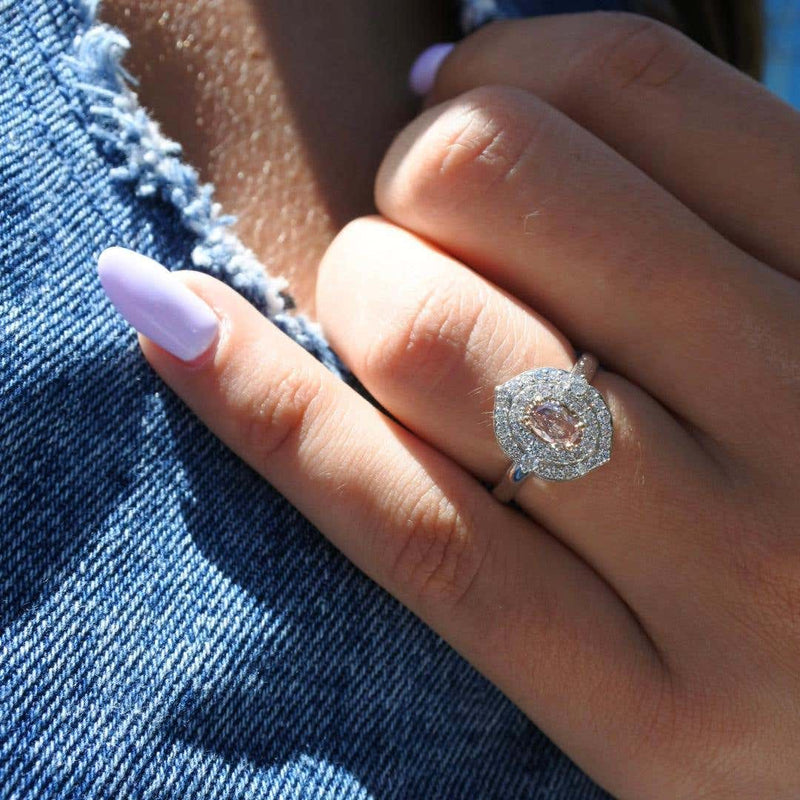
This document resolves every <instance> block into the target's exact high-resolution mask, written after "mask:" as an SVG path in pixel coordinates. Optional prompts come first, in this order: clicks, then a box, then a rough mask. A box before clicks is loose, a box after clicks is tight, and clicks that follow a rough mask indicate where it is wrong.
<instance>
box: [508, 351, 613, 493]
mask: <svg viewBox="0 0 800 800" xmlns="http://www.w3.org/2000/svg"><path fill="white" fill-rule="evenodd" d="M597 367H598V362H597V359H596V358H595V357H594V356H592V355H589V354H588V353H585V354H584V355H582V356H581V357H580V358H579V359H578V361H577V362H576V364H575V366H574V367H573V368H572V370H571V371H570V372H567V371H566V370H563V369H554V368H552V367H542V368H541V369H532V370H529V371H527V372H523V373H521V374H519V375H517V376H516V377H515V378H512V379H511V380H510V381H506V382H505V383H503V384H501V385H500V386H498V387H497V388H496V389H495V391H494V432H495V436H496V437H497V443H498V444H499V445H500V447H501V448H502V450H503V452H504V453H505V454H506V455H507V456H508V457H509V458H510V459H511V465H510V467H509V468H508V470H507V471H506V473H505V475H504V476H503V478H502V479H501V481H500V482H499V483H498V484H497V486H496V487H495V488H494V492H493V494H494V496H495V497H496V498H497V499H498V500H500V501H501V502H503V503H507V502H509V501H510V500H512V499H513V498H514V496H515V495H516V493H517V490H518V489H519V486H520V484H521V483H522V482H523V481H524V480H525V478H527V477H529V476H530V475H535V476H536V477H538V478H542V479H543V480H546V481H570V480H574V479H575V478H580V477H582V476H583V475H585V474H586V473H587V472H589V471H591V470H593V469H596V468H597V467H599V466H602V465H603V464H605V463H606V462H607V461H608V460H609V459H610V458H611V439H612V434H613V425H612V421H611V412H610V411H609V410H608V406H607V405H606V402H605V400H604V399H603V396H602V395H601V394H600V392H598V391H597V389H595V388H594V386H591V385H590V381H591V380H592V378H593V377H594V375H595V372H597Z"/></svg>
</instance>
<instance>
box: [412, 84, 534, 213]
mask: <svg viewBox="0 0 800 800" xmlns="http://www.w3.org/2000/svg"><path fill="white" fill-rule="evenodd" d="M522 94H523V93H522V92H520V91H519V90H517V89H511V88H504V87H492V86H489V87H480V88H477V89H472V90H470V91H468V92H466V93H464V94H463V95H461V96H460V97H459V98H458V100H457V101H456V102H455V103H454V104H453V105H452V106H451V107H450V108H449V109H448V110H447V111H445V112H444V113H443V114H442V115H441V116H440V117H439V119H438V120H437V121H436V122H435V123H434V125H433V126H432V129H431V131H430V133H429V135H428V136H426V138H425V142H424V146H423V151H422V156H421V158H420V159H418V160H417V162H416V168H415V169H413V170H412V173H411V175H409V176H408V181H407V187H406V192H405V200H406V203H408V204H409V205H410V207H412V208H413V207H414V206H415V205H416V206H419V205H422V206H423V207H424V208H426V209H428V208H430V207H431V206H432V205H434V206H441V204H442V202H443V201H445V205H447V203H453V202H456V203H461V202H463V196H464V192H465V191H466V192H475V191H486V190H487V189H490V188H491V187H493V186H495V185H497V184H503V183H504V182H506V181H508V180H509V179H510V178H511V177H513V176H514V175H515V174H516V173H517V171H518V169H519V166H520V164H521V162H522V161H523V160H524V158H525V156H526V154H527V153H528V151H529V149H530V147H531V144H532V140H533V139H534V138H535V137H536V130H537V129H538V128H537V125H536V124H535V123H532V122H531V121H530V115H523V114H521V113H520V101H521V95H522ZM528 102H529V103H530V102H531V99H530V98H528ZM533 102H535V100H534V101H533Z"/></svg>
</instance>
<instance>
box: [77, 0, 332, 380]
mask: <svg viewBox="0 0 800 800" xmlns="http://www.w3.org/2000/svg"><path fill="white" fill-rule="evenodd" d="M99 5H100V0H79V3H78V10H79V13H80V14H81V22H82V30H81V32H80V33H79V34H78V35H77V36H76V38H75V41H74V43H73V51H72V55H70V56H67V57H65V60H66V61H67V63H68V64H69V66H70V68H71V71H72V73H73V74H74V75H75V77H76V81H75V87H76V88H77V89H78V90H79V91H81V92H82V93H83V94H84V95H85V96H86V97H87V100H88V107H89V113H90V114H91V117H92V124H91V126H90V128H89V133H90V134H91V135H92V136H94V137H95V138H96V139H97V140H98V142H99V143H100V146H101V148H102V150H103V151H104V153H105V154H106V155H111V154H117V155H121V156H122V157H123V164H122V165H121V166H117V167H113V168H112V169H111V176H112V177H113V178H114V179H117V180H120V181H124V182H127V183H132V184H134V190H135V193H136V195H137V197H140V198H143V199H146V198H151V197H156V198H158V199H159V200H161V201H162V202H167V203H170V204H171V205H172V206H173V207H174V208H175V209H176V211H177V212H178V215H179V217H180V219H181V222H182V223H183V225H184V226H185V227H186V228H187V229H188V230H189V231H191V233H193V234H194V235H195V236H196V237H197V244H196V246H195V247H194V249H193V250H192V254H191V258H192V264H193V266H195V267H197V268H198V269H199V270H202V271H203V272H207V273H209V274H211V275H214V276H216V277H218V278H220V279H222V280H224V281H225V282H226V283H228V284H230V285H231V286H233V287H234V288H235V289H237V290H238V291H239V292H241V294H242V295H244V296H245V297H246V298H247V299H248V300H249V301H250V302H251V303H253V305H255V306H256V307H257V308H258V309H259V310H260V311H261V312H262V313H264V314H265V315H266V316H267V317H269V319H270V320H272V322H274V323H275V324H276V325H277V326H278V327H279V328H280V329H281V330H282V331H283V332H284V333H286V334H287V335H288V336H290V337H291V338H292V339H294V340H295V341H296V342H298V344H300V345H301V346H302V347H304V348H305V349H306V350H308V351H309V352H310V353H311V354H312V355H314V356H315V357H316V358H317V359H319V361H321V362H322V363H323V364H324V365H325V366H326V367H327V368H328V369H329V370H331V372H333V373H334V374H336V375H338V376H340V377H344V376H345V374H346V370H345V368H344V366H343V364H342V362H341V361H340V360H339V358H338V357H337V356H336V354H335V353H334V352H333V351H332V350H331V348H330V346H329V345H328V343H327V342H326V341H325V337H324V336H323V334H322V330H321V329H320V327H319V325H317V324H316V323H314V322H312V321H310V320H309V319H308V318H307V317H304V316H302V315H299V314H297V315H295V314H291V313H289V312H290V309H291V305H290V304H291V300H290V299H289V298H288V296H287V295H285V294H284V290H285V289H286V287H287V282H286V280H285V279H283V278H274V277H270V276H269V275H268V274H267V271H266V269H265V268H264V266H263V265H262V264H261V263H260V262H259V261H258V259H257V258H256V256H255V254H254V253H253V252H252V251H251V250H249V249H248V248H247V247H245V246H244V245H243V244H242V243H241V242H240V241H239V239H238V238H237V236H236V235H235V234H234V233H232V232H231V230H230V226H231V225H232V224H233V223H234V222H235V218H234V217H232V216H229V215H225V214H223V213H222V208H221V206H220V204H219V203H215V202H214V200H213V192H214V189H213V186H212V185H210V184H201V183H200V177H199V175H198V173H197V171H196V170H195V169H194V168H193V167H191V166H189V165H188V164H185V163H184V162H183V161H182V159H181V154H182V150H181V146H180V145H179V144H178V143H177V142H174V141H172V140H171V139H169V138H167V137H166V136H164V134H163V133H161V130H160V128H159V126H158V123H156V122H155V121H154V120H152V119H151V118H150V117H149V116H148V114H147V112H146V111H145V110H144V109H143V108H142V107H141V106H140V105H139V100H138V97H137V95H136V94H135V92H134V91H133V90H132V89H131V86H133V85H135V83H136V81H135V80H134V79H133V77H132V76H131V75H130V74H129V73H128V72H127V71H126V70H125V69H124V68H123V67H122V64H121V61H122V58H123V57H124V55H125V54H126V53H127V52H128V50H129V49H130V42H129V41H128V39H127V37H126V36H125V35H124V34H123V33H122V32H121V31H119V30H117V29H116V28H113V27H111V26H109V25H105V24H102V23H99V22H97V21H96V16H97V10H98V8H99Z"/></svg>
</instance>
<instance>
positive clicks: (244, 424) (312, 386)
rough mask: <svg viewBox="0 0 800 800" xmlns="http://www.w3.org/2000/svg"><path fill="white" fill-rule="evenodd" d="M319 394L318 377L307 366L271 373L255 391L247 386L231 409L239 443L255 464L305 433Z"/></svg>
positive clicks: (277, 454) (298, 441) (279, 450)
mask: <svg viewBox="0 0 800 800" xmlns="http://www.w3.org/2000/svg"><path fill="white" fill-rule="evenodd" d="M321 396H322V392H321V378H320V377H319V376H318V375H316V374H315V373H314V372H313V371H311V370H307V369H293V370H291V371H287V372H285V373H283V374H282V375H280V376H270V378H269V381H268V383H266V384H265V385H264V386H263V387H259V389H258V390H257V391H251V390H246V391H245V395H244V397H243V399H242V400H241V401H240V403H239V404H238V407H237V408H236V409H235V411H234V413H235V415H236V419H237V420H239V426H238V427H239V430H238V438H239V440H240V442H241V446H242V448H243V449H245V450H246V451H247V452H249V453H252V454H253V458H254V460H255V462H256V464H259V465H260V464H266V463H267V462H268V461H269V460H270V459H272V458H274V457H276V456H279V455H280V452H281V451H282V450H283V449H284V448H285V447H287V446H292V447H297V446H298V445H299V443H300V441H301V440H302V438H303V437H304V436H305V435H306V434H307V422H308V420H309V419H310V417H311V416H312V414H311V413H310V410H311V409H312V407H313V406H314V405H315V404H316V403H317V401H318V399H319V398H320V397H321Z"/></svg>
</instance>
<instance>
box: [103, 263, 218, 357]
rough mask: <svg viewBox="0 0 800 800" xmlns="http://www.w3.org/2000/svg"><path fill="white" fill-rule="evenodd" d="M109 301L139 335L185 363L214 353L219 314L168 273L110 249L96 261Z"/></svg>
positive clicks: (153, 265) (155, 264) (163, 269)
mask: <svg viewBox="0 0 800 800" xmlns="http://www.w3.org/2000/svg"><path fill="white" fill-rule="evenodd" d="M97 271H98V274H99V275H100V283H101V284H102V285H103V289H104V290H105V293H106V294H107V295H108V299H109V300H111V302H112V303H113V304H114V307H115V308H116V309H117V311H119V313H120V314H122V316H123V317H124V318H125V319H126V320H127V321H128V322H129V323H130V324H131V325H132V326H133V327H134V328H136V330H137V331H139V333H142V334H144V335H145V336H146V337H147V338H148V339H152V340H153V341H154V342H155V343H156V344H157V345H159V346H160V347H163V348H164V350H167V351H168V352H170V353H172V355H174V356H176V357H177V358H180V359H181V360H182V361H193V360H194V359H196V358H197V357H198V356H201V355H202V354H203V353H204V352H205V351H206V350H208V348H209V347H211V345H212V343H213V342H214V339H215V338H216V336H217V331H218V330H219V320H218V319H217V316H216V314H214V312H213V311H212V310H211V309H210V308H209V307H208V306H207V305H206V304H205V303H204V302H203V301H202V300H201V299H200V298H199V297H198V296H197V295H196V294H195V293H194V292H193V291H191V289H188V288H187V287H186V286H184V285H183V284H182V283H181V282H180V281H179V280H178V279H177V278H176V277H175V276H174V275H173V274H172V273H171V272H170V271H169V270H168V269H166V268H165V267H162V266H161V264H159V263H158V262H156V261H153V259H151V258H147V256H143V255H141V254H140V253H134V252H133V251H132V250H126V249H125V248H123V247H110V248H109V249H108V250H104V251H103V252H102V253H101V254H100V258H99V259H98V261H97Z"/></svg>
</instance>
